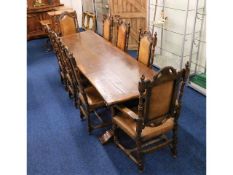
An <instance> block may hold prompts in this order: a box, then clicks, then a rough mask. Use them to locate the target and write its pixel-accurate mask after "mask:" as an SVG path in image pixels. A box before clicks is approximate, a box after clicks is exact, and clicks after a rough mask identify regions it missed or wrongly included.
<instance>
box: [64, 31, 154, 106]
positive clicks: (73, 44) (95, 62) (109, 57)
mask: <svg viewBox="0 0 233 175" xmlns="http://www.w3.org/2000/svg"><path fill="white" fill-rule="evenodd" d="M61 39H62V41H63V43H64V44H65V45H66V46H67V47H68V49H69V50H70V52H71V53H73V55H74V57H75V60H76V62H77V66H78V67H79V69H80V71H81V72H82V73H83V74H84V75H85V76H86V78H87V79H88V80H89V81H90V82H91V84H92V85H93V86H94V87H95V88H96V89H97V91H98V92H99V93H100V95H101V96H102V97H103V99H104V100H105V102H106V104H107V105H113V104H116V103H119V102H123V101H126V100H129V99H133V98H137V97H138V96H139V91H138V82H139V81H140V77H141V75H142V74H144V75H145V77H146V79H152V78H153V76H154V75H155V74H156V72H154V71H153V70H152V69H150V68H148V67H146V66H145V65H144V64H142V63H139V62H138V61H137V60H135V59H134V58H133V57H131V56H130V55H128V54H127V53H125V52H123V51H122V50H120V49H118V48H117V47H115V46H114V45H112V44H111V43H110V42H108V41H106V40H105V39H103V38H102V37H101V36H99V35H97V34H96V33H94V32H93V31H85V32H80V33H77V34H72V35H67V36H64V37H61Z"/></svg>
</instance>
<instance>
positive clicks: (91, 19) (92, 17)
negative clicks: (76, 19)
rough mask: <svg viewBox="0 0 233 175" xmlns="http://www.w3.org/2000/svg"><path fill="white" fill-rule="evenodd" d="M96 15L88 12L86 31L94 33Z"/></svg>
mask: <svg viewBox="0 0 233 175" xmlns="http://www.w3.org/2000/svg"><path fill="white" fill-rule="evenodd" d="M96 23H97V21H96V15H95V14H94V13H92V12H88V30H92V31H94V32H96V25H97V24H96Z"/></svg>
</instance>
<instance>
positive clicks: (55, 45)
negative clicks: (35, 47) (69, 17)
mask: <svg viewBox="0 0 233 175" xmlns="http://www.w3.org/2000/svg"><path fill="white" fill-rule="evenodd" d="M48 36H49V39H50V43H51V46H52V49H53V52H54V53H55V55H56V58H57V62H58V66H59V74H60V79H61V83H62V84H63V85H64V86H65V88H66V85H65V74H66V73H65V72H66V71H65V64H64V62H63V60H62V58H61V51H60V50H59V49H60V48H59V45H58V36H57V34H56V33H55V32H54V31H52V30H51V29H50V28H49V29H48Z"/></svg>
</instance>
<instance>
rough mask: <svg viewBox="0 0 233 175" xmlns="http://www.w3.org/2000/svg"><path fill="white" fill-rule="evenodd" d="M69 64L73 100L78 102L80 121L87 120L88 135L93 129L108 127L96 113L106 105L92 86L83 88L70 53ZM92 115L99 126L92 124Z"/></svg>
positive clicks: (107, 122) (78, 71) (108, 123)
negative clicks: (73, 92) (74, 89)
mask: <svg viewBox="0 0 233 175" xmlns="http://www.w3.org/2000/svg"><path fill="white" fill-rule="evenodd" d="M69 62H70V65H71V67H72V72H73V75H74V79H75V82H76V83H75V88H76V89H77V90H76V91H75V92H76V94H75V98H76V99H77V101H78V108H79V110H80V117H81V119H84V118H87V126H88V133H89V134H91V131H92V130H93V129H97V128H103V127H106V126H109V125H110V124H111V121H104V120H103V119H102V117H101V116H100V115H99V114H98V113H97V110H98V109H101V108H106V104H105V102H104V100H103V98H102V97H101V95H100V94H99V93H98V91H97V90H96V89H95V88H94V86H92V85H89V86H87V87H86V86H85V85H84V81H83V80H82V78H81V76H80V75H81V74H80V72H81V71H80V70H79V68H78V66H77V64H76V61H75V58H74V56H73V54H72V53H70V54H69ZM92 114H94V115H95V116H96V117H97V118H98V119H99V121H100V122H101V124H94V122H92V119H91V117H92Z"/></svg>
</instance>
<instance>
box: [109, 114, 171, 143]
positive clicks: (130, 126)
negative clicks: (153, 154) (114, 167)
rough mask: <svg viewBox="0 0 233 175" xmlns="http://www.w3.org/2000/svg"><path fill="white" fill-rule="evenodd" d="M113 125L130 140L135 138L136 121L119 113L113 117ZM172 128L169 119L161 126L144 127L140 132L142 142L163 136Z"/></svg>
mask: <svg viewBox="0 0 233 175" xmlns="http://www.w3.org/2000/svg"><path fill="white" fill-rule="evenodd" d="M113 123H115V124H116V125H117V126H118V127H120V128H121V129H122V130H123V131H124V132H125V133H127V134H128V135H129V136H130V137H131V138H132V139H135V138H136V121H135V120H133V119H132V118H130V117H129V116H127V115H124V114H121V113H119V114H118V115H116V116H114V117H113ZM173 126H174V119H173V118H169V119H168V120H167V121H165V122H164V123H163V124H161V125H159V126H157V127H145V128H144V129H143V130H142V134H141V138H142V140H149V139H152V138H154V137H156V136H159V135H161V134H165V133H167V132H168V131H170V130H172V128H173Z"/></svg>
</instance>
